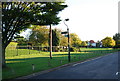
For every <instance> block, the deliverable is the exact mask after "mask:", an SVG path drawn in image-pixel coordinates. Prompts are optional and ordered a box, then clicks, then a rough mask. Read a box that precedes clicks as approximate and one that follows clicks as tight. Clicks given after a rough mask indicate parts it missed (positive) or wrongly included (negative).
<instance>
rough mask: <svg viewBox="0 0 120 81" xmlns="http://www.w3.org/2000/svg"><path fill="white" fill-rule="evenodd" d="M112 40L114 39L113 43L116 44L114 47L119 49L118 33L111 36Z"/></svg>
mask: <svg viewBox="0 0 120 81" xmlns="http://www.w3.org/2000/svg"><path fill="white" fill-rule="evenodd" d="M113 39H114V40H115V42H116V47H119V48H120V33H116V34H115V35H114V36H113Z"/></svg>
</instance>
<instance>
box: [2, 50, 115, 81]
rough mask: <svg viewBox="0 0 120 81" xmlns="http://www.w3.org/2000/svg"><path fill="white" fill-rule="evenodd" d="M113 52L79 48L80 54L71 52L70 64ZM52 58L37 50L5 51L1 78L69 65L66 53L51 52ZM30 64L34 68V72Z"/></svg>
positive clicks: (10, 77) (47, 53) (46, 53)
mask: <svg viewBox="0 0 120 81" xmlns="http://www.w3.org/2000/svg"><path fill="white" fill-rule="evenodd" d="M115 51H117V50H113V49H111V48H81V52H71V62H75V61H84V60H86V59H89V58H94V57H98V56H102V55H106V54H109V53H112V52H115ZM52 56H53V58H52V59H50V58H49V52H40V51H37V50H28V49H18V50H17V49H14V50H8V49H7V50H6V63H7V68H4V69H3V72H2V75H3V76H2V77H3V79H12V78H16V77H20V76H24V75H29V74H32V73H34V72H39V71H43V70H47V69H50V68H54V67H57V66H61V65H63V64H67V63H69V62H68V53H67V52H53V53H52ZM32 64H34V66H35V69H34V71H33V69H32Z"/></svg>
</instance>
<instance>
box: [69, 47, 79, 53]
mask: <svg viewBox="0 0 120 81" xmlns="http://www.w3.org/2000/svg"><path fill="white" fill-rule="evenodd" d="M70 51H71V52H78V51H79V49H78V48H76V47H71V48H70Z"/></svg>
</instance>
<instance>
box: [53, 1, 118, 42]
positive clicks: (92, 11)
mask: <svg viewBox="0 0 120 81" xmlns="http://www.w3.org/2000/svg"><path fill="white" fill-rule="evenodd" d="M118 2H119V0H66V4H67V5H68V7H67V8H66V9H64V10H63V11H62V12H60V13H59V15H58V16H59V17H61V19H62V21H61V22H60V24H59V25H56V26H53V28H60V29H62V30H63V31H66V29H67V28H66V26H65V25H64V23H63V21H64V19H66V18H69V21H67V22H66V24H67V25H68V27H69V29H70V33H76V34H77V35H78V36H79V38H80V39H81V40H82V41H86V40H88V41H89V40H94V41H98V40H102V39H103V38H105V37H107V36H108V37H113V35H115V33H118Z"/></svg>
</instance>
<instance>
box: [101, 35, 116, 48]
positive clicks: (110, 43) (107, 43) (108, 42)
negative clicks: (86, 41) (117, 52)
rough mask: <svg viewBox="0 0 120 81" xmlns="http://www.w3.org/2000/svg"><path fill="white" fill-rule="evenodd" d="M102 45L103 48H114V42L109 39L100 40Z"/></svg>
mask: <svg viewBox="0 0 120 81" xmlns="http://www.w3.org/2000/svg"><path fill="white" fill-rule="evenodd" d="M102 45H103V46H104V47H113V46H115V41H114V40H113V39H112V38H111V37H106V38H104V39H103V40H102Z"/></svg>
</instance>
